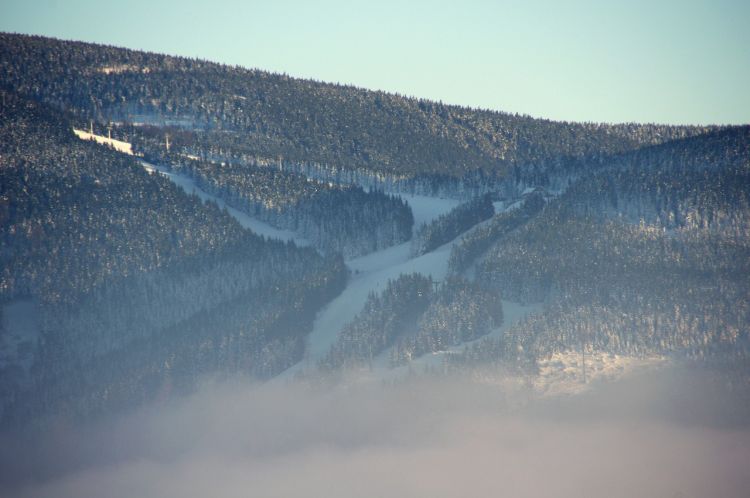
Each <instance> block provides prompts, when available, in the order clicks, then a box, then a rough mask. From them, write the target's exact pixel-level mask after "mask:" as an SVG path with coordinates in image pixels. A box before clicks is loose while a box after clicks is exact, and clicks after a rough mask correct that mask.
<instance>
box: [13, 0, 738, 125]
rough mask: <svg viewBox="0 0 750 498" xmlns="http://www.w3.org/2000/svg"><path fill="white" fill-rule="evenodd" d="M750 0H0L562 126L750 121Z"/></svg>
mask: <svg viewBox="0 0 750 498" xmlns="http://www.w3.org/2000/svg"><path fill="white" fill-rule="evenodd" d="M748 25H750V1H747V0H662V1H659V0H649V1H645V0H627V1H601V0H592V1H585V0H576V1H561V0H526V1H518V2H510V1H483V0H463V1H455V2H445V1H439V0H436V1H429V2H428V1H423V0H410V1H402V0H401V1H396V0H378V1H368V2H359V1H357V0H327V1H301V0H297V1H294V0H273V1H269V0H264V1H262V2H259V1H252V0H250V1H241V0H236V1H235V0H213V1H211V2H193V1H189V0H164V1H154V0H129V1H128V2H106V1H103V0H98V1H89V0H37V1H34V0H0V31H7V32H16V33H28V34H39V35H46V36H53V37H57V38H63V39H75V40H83V41H89V42H97V43H106V44H110V45H117V46H125V47H128V48H134V49H143V50H149V51H153V52H162V53H168V54H173V55H184V56H188V57H199V58H203V59H209V60H213V61H217V62H223V63H227V64H233V65H234V64H236V65H241V66H245V67H251V68H259V69H264V70H269V71H273V72H283V73H286V74H289V75H292V76H298V77H304V78H313V79H316V80H321V81H328V82H337V83H345V84H353V85H356V86H359V87H364V88H369V89H377V90H385V91H389V92H397V93H400V94H402V95H409V96H415V97H421V98H428V99H432V100H439V101H442V102H445V103H450V104H459V105H465V106H471V107H479V108H485V109H494V110H501V111H507V112H517V113H522V114H529V115H532V116H535V117H545V118H549V119H556V120H568V121H597V122H659V123H674V124H688V123H691V124H711V123H714V124H729V123H734V124H746V123H750V91H748V90H747V89H748V88H750V29H748V28H747V26H748Z"/></svg>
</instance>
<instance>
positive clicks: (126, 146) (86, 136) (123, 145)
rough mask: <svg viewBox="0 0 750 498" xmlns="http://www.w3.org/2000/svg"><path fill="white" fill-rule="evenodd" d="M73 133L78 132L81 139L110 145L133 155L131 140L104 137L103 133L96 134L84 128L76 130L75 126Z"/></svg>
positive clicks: (77, 134)
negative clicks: (124, 140)
mask: <svg viewBox="0 0 750 498" xmlns="http://www.w3.org/2000/svg"><path fill="white" fill-rule="evenodd" d="M73 133H75V134H76V136H77V137H78V138H80V139H81V140H93V141H95V142H96V143H98V144H102V145H108V146H110V147H112V148H113V149H115V150H116V151H118V152H122V153H123V154H128V155H129V156H132V155H133V146H132V145H131V144H130V143H129V142H123V141H122V140H115V139H114V138H108V137H103V136H101V135H94V134H93V133H89V132H87V131H83V130H76V129H75V128H73Z"/></svg>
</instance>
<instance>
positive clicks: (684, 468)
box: [0, 373, 750, 498]
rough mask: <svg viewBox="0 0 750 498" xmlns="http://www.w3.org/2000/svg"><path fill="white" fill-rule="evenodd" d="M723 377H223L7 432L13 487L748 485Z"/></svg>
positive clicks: (521, 492) (232, 490)
mask: <svg viewBox="0 0 750 498" xmlns="http://www.w3.org/2000/svg"><path fill="white" fill-rule="evenodd" d="M713 386H714V384H712V383H707V382H703V381H701V380H699V379H696V378H695V377H691V376H686V375H684V373H680V375H660V376H658V378H654V377H653V376H649V377H647V378H640V379H635V380H631V381H628V382H623V383H620V384H617V385H610V386H607V388H606V389H599V390H597V391H596V392H594V393H592V394H589V395H580V396H576V397H570V398H560V399H555V400H551V401H545V402H540V401H534V402H531V403H528V404H527V403H523V404H519V403H518V393H516V394H514V395H513V396H512V398H511V399H510V402H509V393H508V391H507V389H505V388H499V387H497V386H490V385H486V384H485V385H479V384H476V383H472V382H469V381H463V380H446V379H440V380H437V379H433V380H426V379H417V380H413V381H408V382H405V383H403V384H400V385H397V386H382V385H380V384H377V385H374V384H366V385H359V386H356V387H351V386H350V387H348V388H341V387H337V388H320V387H310V386H304V385H297V384H295V385H272V384H271V385H262V386H257V385H247V384H243V383H241V382H224V383H221V384H216V383H214V384H211V385H207V386H206V387H205V388H203V389H201V390H200V391H199V392H198V393H196V394H195V395H193V396H191V397H190V398H187V399H183V400H179V401H176V402H174V403H172V404H169V405H161V406H152V407H150V408H148V409H145V410H142V411H140V412H138V413H135V414H130V415H127V416H124V417H121V418H120V419H118V420H116V421H107V422H104V423H101V424H98V425H97V426H95V427H93V426H88V427H83V428H78V429H75V430H74V429H71V428H65V429H63V428H58V429H57V430H56V431H54V432H52V433H49V434H46V435H45V436H44V438H40V439H36V440H34V441H28V440H25V441H18V440H16V441H15V443H13V442H11V441H9V440H8V441H6V443H8V444H6V445H5V449H4V450H2V452H3V453H2V455H0V458H1V459H2V460H0V467H3V468H4V469H5V471H4V472H3V476H2V477H3V479H4V481H5V486H6V493H1V492H0V494H2V495H3V496H5V495H11V496H15V495H17V496H33V497H48V496H49V497H76V498H79V497H89V496H91V497H133V496H139V497H193V496H195V497H204V496H221V497H248V496H252V497H275V496H279V497H295V496H321V497H334V498H335V497H339V496H341V497H352V496H357V497H369V496H373V497H375V496H388V497H392V496H409V497H414V496H425V497H428V496H429V497H456V496H473V497H482V496H514V497H544V496H554V497H563V498H565V497H577V498H580V497H589V496H590V497H601V496H608V497H633V496H639V497H668V498H671V497H675V496H681V497H684V498H688V497H693V496H695V497H703V496H711V497H717V498H718V497H739V496H745V492H746V490H747V489H750V431H748V427H747V425H746V424H744V423H743V422H744V421H746V420H747V419H746V418H745V417H744V415H743V414H746V413H747V400H746V399H736V398H732V397H731V396H728V397H726V398H723V397H722V399H721V400H719V396H717V394H716V390H715V389H713ZM709 395H710V396H709ZM727 400H729V401H727ZM727 403H728V404H727ZM743 410H744V411H743ZM730 412H732V413H733V414H734V415H732V413H730ZM726 415H729V416H726ZM6 439H7V437H6Z"/></svg>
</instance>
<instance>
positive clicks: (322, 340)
mask: <svg viewBox="0 0 750 498" xmlns="http://www.w3.org/2000/svg"><path fill="white" fill-rule="evenodd" d="M402 197H403V198H404V199H406V200H407V201H408V202H409V205H410V206H411V207H412V210H413V212H414V219H415V229H416V227H418V226H419V225H420V224H421V223H429V222H430V221H432V220H434V219H435V218H437V217H438V216H440V215H441V214H444V213H447V212H448V211H450V210H451V209H453V208H454V207H455V206H457V205H458V204H459V201H456V200H454V199H439V198H431V197H424V196H411V195H402ZM485 223H486V222H485ZM480 225H481V224H480ZM480 225H477V226H480ZM460 238H461V236H459V237H457V238H456V239H454V240H453V241H451V242H449V243H447V244H445V245H443V246H441V247H439V248H438V249H436V250H434V251H431V252H429V253H427V254H424V255H422V256H418V257H413V258H412V257H411V254H410V242H406V243H404V244H400V245H397V246H394V247H390V248H388V249H384V250H382V251H378V252H374V253H371V254H367V255H365V256H361V257H358V258H355V259H351V260H348V261H347V262H346V263H347V265H348V266H349V268H351V270H352V277H351V279H350V281H349V283H348V285H347V287H346V288H345V289H344V291H343V292H342V293H341V294H340V295H339V296H338V297H336V298H335V299H334V300H333V301H331V302H330V303H329V304H328V305H327V306H326V307H325V308H323V310H321V311H320V312H319V313H318V316H317V318H316V320H315V323H314V325H313V331H312V333H311V334H310V335H309V337H308V345H307V349H306V351H305V359H304V360H303V361H302V362H301V363H298V364H297V365H294V366H293V367H291V368H289V369H288V370H287V371H286V372H284V373H282V374H281V376H280V377H279V378H280V379H287V378H290V377H292V376H294V375H295V374H297V373H300V372H305V371H310V370H314V369H315V368H316V366H317V363H318V361H319V360H320V359H322V358H324V357H325V355H326V354H327V353H328V351H329V350H330V349H331V346H333V344H334V343H335V341H336V338H337V337H338V334H339V332H340V331H341V330H342V329H343V328H344V326H345V325H346V324H347V323H349V322H351V321H352V319H354V317H355V316H356V315H357V313H359V312H360V311H361V310H362V308H363V307H364V304H365V301H366V300H367V296H368V295H369V294H370V293H372V292H375V293H377V292H380V291H382V290H383V289H384V288H385V286H386V285H387V283H388V281H389V280H395V279H396V278H398V276H399V275H401V274H404V273H421V274H422V275H425V276H429V277H431V278H432V279H433V280H436V281H441V280H443V279H444V278H445V276H446V274H447V273H448V258H449V257H450V253H451V249H452V248H453V246H454V245H455V244H456V243H457V242H458V240H460ZM503 304H504V307H503V310H504V312H505V313H506V317H507V320H506V322H505V323H507V324H512V323H515V322H516V321H517V320H518V319H520V318H521V317H523V316H525V315H526V314H527V313H529V312H531V311H533V310H535V309H536V308H535V307H534V306H519V305H516V304H514V303H510V302H504V303H503ZM502 330H503V329H502V328H501V329H499V330H498V331H496V333H502ZM463 346H464V345H463V344H462V345H461V346H457V347H456V348H455V349H459V348H463ZM432 361H438V360H437V359H436V358H435V357H434V355H425V356H423V357H421V358H418V359H416V360H415V362H413V365H418V366H422V365H423V364H424V365H427V364H428V363H429V362H432ZM374 369H375V372H373V374H374V375H375V376H377V377H379V378H386V377H390V376H392V375H399V374H401V373H403V372H404V371H406V370H405V368H404V369H393V370H391V369H390V367H389V366H388V361H387V353H383V354H381V355H380V356H379V357H378V358H376V361H375V362H374Z"/></svg>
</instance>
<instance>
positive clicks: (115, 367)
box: [0, 33, 750, 497]
mask: <svg viewBox="0 0 750 498" xmlns="http://www.w3.org/2000/svg"><path fill="white" fill-rule="evenodd" d="M0 99H1V100H0V248H1V249H0V494H3V496H5V495H8V496H34V497H39V496H55V497H60V496H71V497H74V496H75V497H81V496H113V497H115V496H123V497H124V496H155V497H156V496H206V495H208V494H211V495H217V496H247V495H248V494H249V495H253V496H355V495H356V496H446V497H447V496H505V495H507V496H529V497H532V496H560V497H568V496H570V497H572V496H579V497H580V496H584V497H586V496H622V497H626V496H644V497H651V496H653V497H674V496H683V497H692V496H696V497H698V496H714V497H739V496H744V494H745V490H746V489H748V486H750V480H748V477H747V476H748V475H750V472H749V471H750V431H748V423H750V389H749V388H750V369H748V366H750V361H749V360H750V337H749V336H748V326H749V325H748V324H750V279H748V275H750V125H746V124H744V125H723V124H715V125H702V124H701V125H668V124H640V123H624V124H604V123H591V122H567V121H554V120H547V119H540V118H534V117H531V116H528V115H523V114H517V113H506V112H500V111H491V110H483V109H474V108H468V107H462V106H457V105H449V104H444V103H442V102H437V101H432V100H427V99H421V98H416V97H407V96H403V95H400V94H396V93H388V92H383V91H375V90H367V89H364V88H359V87H353V86H349V85H340V84H333V83H324V82H319V81H315V80H309V79H298V78H293V77H290V76H288V75H286V74H279V73H273V72H267V71H263V70H260V69H246V68H243V67H240V66H230V65H224V64H219V63H215V62H211V61H208V60H202V59H195V58H185V57H178V56H173V55H167V54H160V53H153V52H143V51H137V50H130V49H126V48H119V47H114V46H110V45H100V44H91V43H83V42H76V41H66V40H60V39H55V38H49V37H42V36H32V35H22V34H12V33H0Z"/></svg>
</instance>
